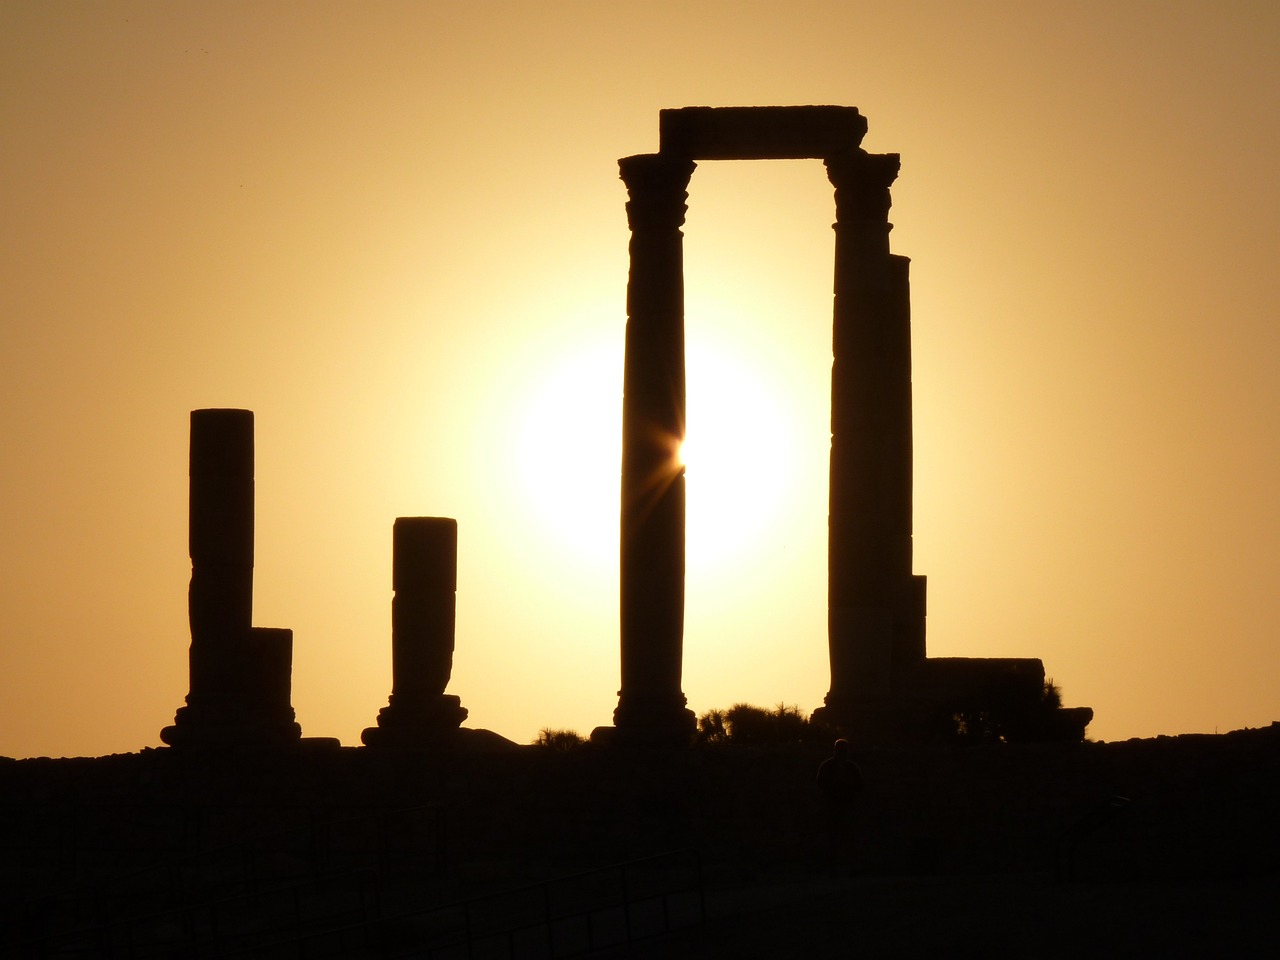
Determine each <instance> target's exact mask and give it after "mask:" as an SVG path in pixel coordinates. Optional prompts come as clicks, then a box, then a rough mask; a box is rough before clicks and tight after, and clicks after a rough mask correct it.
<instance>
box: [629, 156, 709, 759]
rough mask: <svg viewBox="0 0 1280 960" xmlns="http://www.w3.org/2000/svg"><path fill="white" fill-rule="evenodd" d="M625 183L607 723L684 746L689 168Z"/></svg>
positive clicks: (671, 165)
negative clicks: (617, 577)
mask: <svg viewBox="0 0 1280 960" xmlns="http://www.w3.org/2000/svg"><path fill="white" fill-rule="evenodd" d="M618 166H619V168H620V170H621V176H622V180H623V181H624V182H625V183H626V185H627V193H628V196H629V201H628V203H627V222H628V224H629V226H630V227H631V243H630V247H629V252H630V257H631V270H630V274H629V276H628V280H627V333H626V359H625V369H624V372H623V398H622V502H621V555H620V562H621V584H620V587H621V634H622V636H621V640H622V643H621V647H622V686H621V689H620V690H619V691H618V707H617V709H616V710H615V711H614V715H613V717H614V724H615V725H616V727H617V731H618V735H619V736H620V737H621V738H622V739H624V740H630V741H636V742H681V741H683V742H688V739H689V738H690V737H691V736H692V734H693V732H694V729H695V727H696V721H695V718H694V715H693V713H692V711H690V710H688V709H686V707H685V703H686V699H685V696H684V694H683V693H682V692H681V689H680V678H681V667H682V664H681V658H682V656H683V647H684V571H685V540H684V534H685V486H684V467H683V465H682V464H681V463H680V460H679V446H680V442H681V440H682V439H683V438H684V417H685V379H684V378H685V368H684V248H683V235H682V234H681V232H680V228H681V226H683V225H684V215H685V209H686V208H685V199H686V198H687V193H686V189H687V187H688V184H689V177H690V176H691V175H692V174H693V170H694V166H695V164H694V163H693V161H692V160H688V159H681V158H673V157H667V156H664V155H661V154H642V155H639V156H634V157H626V158H624V159H622V160H619V161H618Z"/></svg>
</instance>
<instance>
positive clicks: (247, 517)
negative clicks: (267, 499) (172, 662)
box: [187, 410, 254, 706]
mask: <svg viewBox="0 0 1280 960" xmlns="http://www.w3.org/2000/svg"><path fill="white" fill-rule="evenodd" d="M253 460H254V451H253V411H252V410H193V411H191V478H190V484H191V486H190V505H189V513H188V520H187V528H188V538H187V539H188V547H189V552H190V554H191V585H190V587H189V589H188V591H187V615H188V619H189V621H190V624H191V694H190V696H188V697H187V702H188V703H189V704H191V705H192V706H198V705H203V704H216V703H219V702H225V701H228V700H235V699H238V697H239V694H240V690H241V684H242V683H243V666H244V664H242V663H238V662H237V661H238V660H239V659H240V657H239V656H238V654H239V653H240V651H239V649H238V648H239V647H240V646H242V645H243V644H244V643H245V641H246V638H247V637H248V636H249V628H250V625H251V623H252V617H253V522H254V516H253V503H254V496H253V492H254V491H253Z"/></svg>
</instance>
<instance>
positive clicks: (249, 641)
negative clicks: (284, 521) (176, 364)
mask: <svg viewBox="0 0 1280 960" xmlns="http://www.w3.org/2000/svg"><path fill="white" fill-rule="evenodd" d="M190 458H191V459H190V463H191V471H190V472H191V478H190V507H189V511H190V512H189V519H188V542H189V551H190V554H191V584H190V588H189V590H188V594H187V611H188V618H189V620H190V624H191V648H190V674H191V677H190V684H191V686H190V693H189V694H188V695H187V698H186V701H187V705H186V706H185V707H181V708H179V710H178V712H177V715H176V717H175V720H174V725H173V726H169V727H165V728H164V729H163V730H161V731H160V739H161V740H163V741H164V742H165V743H168V744H171V745H173V746H204V747H209V746H214V747H224V746H241V745H260V744H267V743H278V742H288V741H292V740H297V739H298V738H299V737H300V736H301V732H302V731H301V728H299V726H298V725H297V723H295V722H294V712H293V707H292V706H290V703H289V699H290V680H291V673H292V658H293V632H292V631H290V630H282V629H273V628H265V627H253V626H252V625H251V623H252V616H253V523H254V516H253V501H254V490H253V412H252V411H250V410H216V409H215V410H193V411H192V412H191V453H190Z"/></svg>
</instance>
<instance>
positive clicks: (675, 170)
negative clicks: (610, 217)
mask: <svg viewBox="0 0 1280 960" xmlns="http://www.w3.org/2000/svg"><path fill="white" fill-rule="evenodd" d="M696 166H697V164H695V163H694V162H693V161H692V160H689V159H687V158H684V157H670V156H666V155H665V154H661V153H641V154H637V155H635V156H633V157H623V158H622V159H621V160H619V161H618V170H619V176H620V177H621V179H622V182H623V183H625V184H626V185H627V195H628V196H629V197H630V198H631V199H630V200H629V201H628V202H627V224H628V226H630V227H631V229H632V231H636V230H643V229H657V230H678V229H680V227H681V226H683V224H684V214H685V211H686V210H687V209H688V207H687V206H686V205H685V200H686V199H687V198H688V196H689V194H688V193H687V189H688V186H689V178H690V177H691V176H693V171H694V168H695V167H696Z"/></svg>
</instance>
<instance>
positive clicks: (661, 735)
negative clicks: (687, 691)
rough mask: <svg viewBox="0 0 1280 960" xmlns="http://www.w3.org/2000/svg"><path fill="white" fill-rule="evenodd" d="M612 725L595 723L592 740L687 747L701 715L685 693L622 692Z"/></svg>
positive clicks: (620, 743) (632, 744)
mask: <svg viewBox="0 0 1280 960" xmlns="http://www.w3.org/2000/svg"><path fill="white" fill-rule="evenodd" d="M619 698H620V699H619V701H618V707H617V709H616V710H614V711H613V724H614V725H613V726H612V727H596V729H594V730H592V731H591V742H592V743H601V744H607V745H618V746H640V747H650V746H652V747H667V746H671V747H687V746H689V745H690V744H691V743H692V742H693V738H694V736H695V734H696V733H697V732H698V718H697V717H696V716H695V715H694V713H693V711H692V710H689V709H687V708H686V707H685V703H686V700H685V697H684V695H683V694H677V695H675V696H666V697H652V698H648V697H646V698H640V697H635V696H622V695H621V694H619Z"/></svg>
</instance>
